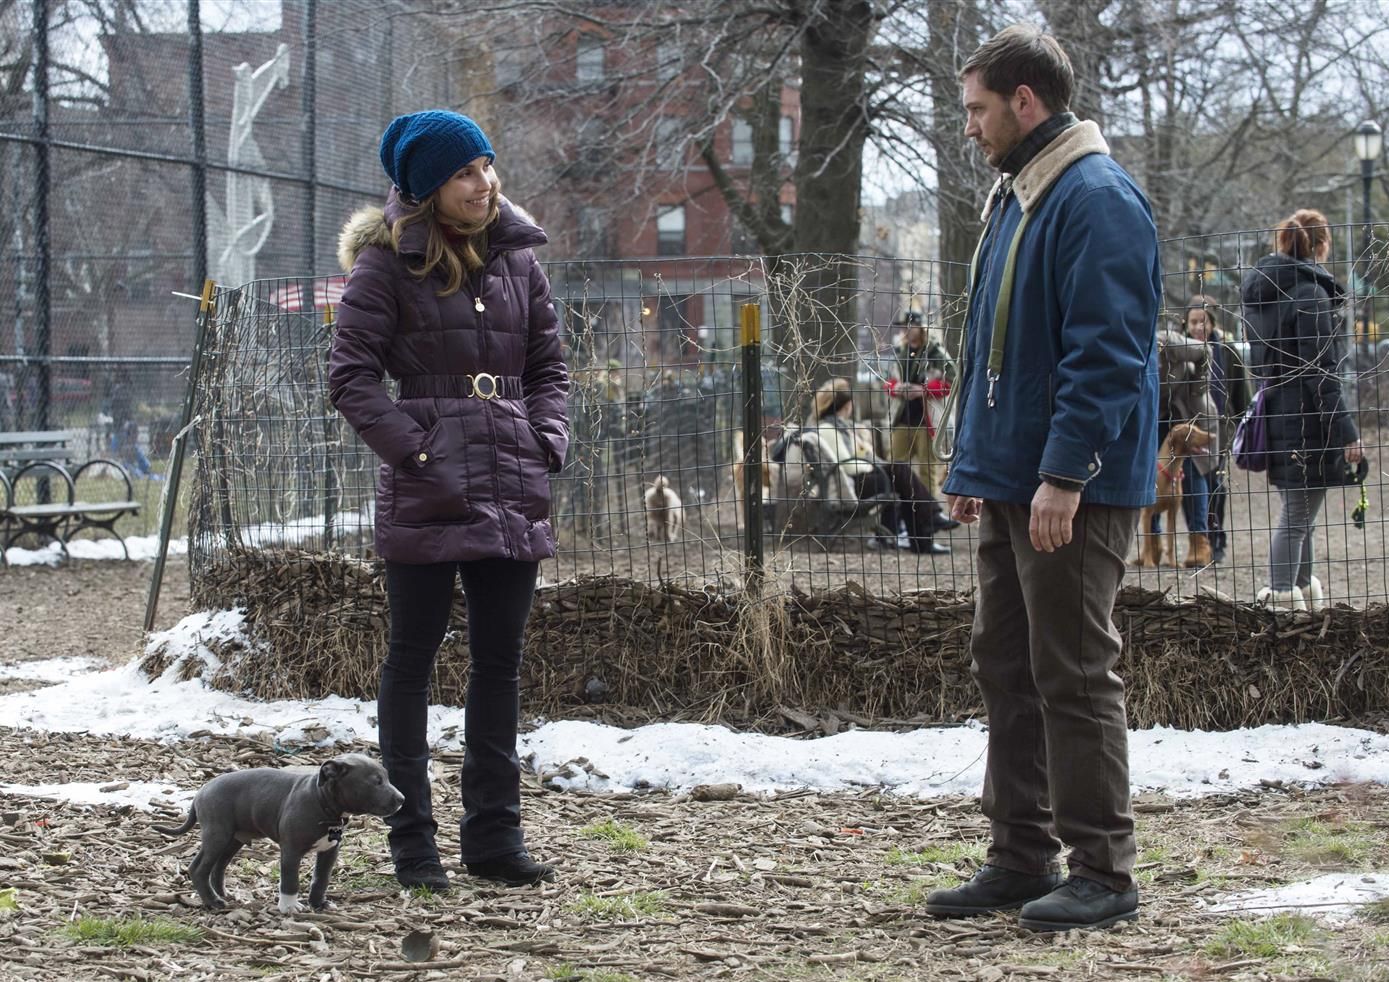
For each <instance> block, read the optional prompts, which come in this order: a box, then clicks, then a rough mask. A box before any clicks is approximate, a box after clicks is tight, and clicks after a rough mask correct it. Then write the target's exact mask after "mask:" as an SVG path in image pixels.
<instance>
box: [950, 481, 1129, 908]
mask: <svg viewBox="0 0 1389 982" xmlns="http://www.w3.org/2000/svg"><path fill="white" fill-rule="evenodd" d="M1029 517H1030V508H1029V507H1028V506H1027V505H1015V504H1004V503H998V502H988V501H986V502H984V506H983V511H982V514H981V517H980V523H979V559H978V570H979V592H978V597H977V600H976V604H975V611H974V630H973V636H972V639H971V654H972V655H973V672H974V678H975V681H976V682H977V683H978V685H979V689H980V691H981V693H982V694H983V697H984V708H985V710H986V712H987V713H988V717H989V746H988V759H987V764H986V768H985V774H984V792H983V798H982V808H983V811H984V814H985V815H986V816H987V817H988V818H989V820H990V822H991V824H992V834H993V843H992V845H991V846H990V848H989V855H988V860H987V861H988V862H989V863H991V864H992V865H995V866H999V867H1002V868H1003V869H1009V870H1013V871H1015V872H1019V873H1044V872H1049V871H1051V870H1055V869H1056V868H1058V865H1059V862H1058V857H1059V855H1060V851H1061V846H1062V843H1065V844H1066V845H1067V846H1069V847H1070V849H1071V853H1070V857H1069V860H1068V863H1069V867H1070V872H1071V873H1073V874H1075V875H1078V876H1083V877H1086V878H1087V879H1091V880H1095V881H1096V882H1099V883H1102V884H1104V885H1105V886H1107V887H1110V888H1111V889H1114V890H1127V889H1129V888H1130V887H1131V886H1132V885H1133V875H1132V874H1133V863H1134V855H1135V846H1134V835H1133V810H1132V805H1131V802H1130V793H1129V760H1128V725H1127V720H1126V717H1125V712H1124V683H1123V681H1122V680H1121V679H1120V678H1119V676H1118V675H1117V674H1116V672H1115V666H1116V665H1117V663H1118V661H1119V653H1120V650H1121V648H1122V639H1121V637H1120V635H1119V631H1118V629H1117V628H1116V627H1115V626H1114V618H1113V614H1114V600H1115V597H1116V595H1117V593H1118V590H1119V583H1120V581H1121V580H1122V579H1123V576H1124V562H1125V558H1126V557H1127V555H1128V552H1129V549H1130V547H1131V546H1132V544H1133V538H1134V530H1135V526H1136V522H1137V520H1138V511H1137V509H1132V508H1111V507H1105V506H1098V505H1085V504H1082V505H1081V507H1080V509H1079V511H1078V512H1077V514H1076V517H1075V519H1074V521H1073V523H1072V538H1071V541H1070V543H1068V544H1067V545H1065V546H1063V547H1062V548H1060V549H1058V550H1056V551H1055V552H1051V553H1047V552H1038V551H1037V550H1035V549H1034V548H1033V547H1032V543H1031V541H1030V540H1029V539H1028V533H1027V526H1028V519H1029Z"/></svg>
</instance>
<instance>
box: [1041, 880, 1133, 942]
mask: <svg viewBox="0 0 1389 982" xmlns="http://www.w3.org/2000/svg"><path fill="white" fill-rule="evenodd" d="M1137 916H1138V888H1137V887H1134V888H1133V889H1131V890H1124V891H1122V892H1121V891H1119V890H1111V889H1110V888H1109V887H1107V886H1105V885H1104V884H1103V883H1096V882H1095V881H1094V880H1087V879H1086V878H1085V877H1083V876H1072V877H1071V878H1070V879H1068V880H1067V881H1066V882H1065V883H1063V884H1061V885H1060V886H1059V887H1057V888H1056V889H1055V890H1053V891H1052V892H1051V893H1049V894H1047V895H1046V896H1045V897H1042V898H1040V899H1038V900H1034V901H1032V902H1031V903H1028V904H1024V905H1023V908H1022V910H1021V911H1020V912H1019V914H1018V923H1019V924H1020V925H1022V926H1023V927H1025V928H1027V929H1028V930H1029V931H1071V930H1074V929H1076V928H1094V927H1108V926H1109V925H1111V924H1117V923H1119V922H1120V921H1131V920H1133V919H1134V918H1136V917H1137Z"/></svg>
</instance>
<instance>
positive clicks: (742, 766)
mask: <svg viewBox="0 0 1389 982" xmlns="http://www.w3.org/2000/svg"><path fill="white" fill-rule="evenodd" d="M214 639H216V640H222V641H228V640H240V641H241V642H242V643H243V644H249V642H248V640H247V639H246V637H245V636H244V635H243V615H242V614H241V612H239V611H219V612H211V613H209V612H204V613H197V614H191V615H189V616H188V617H185V618H184V619H183V620H182V621H180V622H179V623H178V624H177V625H176V626H175V627H173V628H172V629H170V630H168V631H165V632H161V633H159V634H156V635H154V636H152V637H151V639H150V641H149V644H150V646H151V647H153V646H157V645H160V644H166V645H167V646H168V648H167V653H168V654H169V655H171V656H172V657H173V659H174V661H173V664H172V665H171V666H170V668H169V669H168V670H167V671H165V673H164V674H163V675H162V676H161V677H160V678H158V679H155V680H153V681H151V680H148V679H146V678H145V677H144V676H143V675H142V674H141V673H140V672H139V670H138V667H137V665H136V663H135V662H131V663H130V664H127V665H123V666H120V667H118V668H113V669H108V670H104V671H97V670H95V667H96V666H95V665H94V664H93V663H92V662H91V661H90V660H88V659H52V660H48V661H43V662H29V663H22V664H17V665H3V664H0V677H10V678H22V679H28V680H33V681H37V682H45V683H52V684H48V685H45V686H43V687H40V688H35V689H31V690H28V691H23V692H15V693H10V694H8V695H3V696H0V725H3V726H10V727H19V728H28V729H35V730H42V731H49V732H83V733H90V734H92V735H97V736H128V737H134V738H139V739H149V740H157V741H161V742H167V743H172V742H177V741H181V740H189V739H197V738H199V737H202V736H206V735H212V734H238V735H242V736H251V737H256V738H260V739H267V740H271V741H274V742H276V743H281V744H290V743H310V744H314V745H317V746H321V747H325V748H326V747H330V746H333V745H335V744H340V743H347V742H351V741H358V740H360V741H367V742H372V741H374V738H375V719H374V712H375V706H374V705H373V704H372V703H370V702H361V701H358V700H353V699H344V698H340V697H336V696H334V697H328V698H324V699H314V700H303V701H299V700H285V701H277V702H259V701H255V700H252V699H247V698H243V697H241V696H237V695H234V694H231V693H227V692H222V691H219V690H216V689H213V688H210V687H209V686H207V685H206V684H205V683H204V682H203V681H201V680H200V679H194V680H192V681H179V675H180V674H181V673H180V671H179V669H180V665H181V663H182V662H184V661H185V660H187V659H195V660H199V661H201V662H203V663H204V666H205V668H206V669H207V670H208V673H209V674H211V673H212V672H213V671H215V670H216V669H217V668H218V667H219V663H218V661H217V659H216V656H215V655H213V653H212V651H211V650H210V649H209V648H208V646H207V642H208V641H212V640H214ZM462 733H463V711H462V709H460V708H458V707H451V706H436V707H433V708H432V709H431V712H430V718H429V734H430V740H431V742H432V743H433V744H434V745H435V746H436V747H438V748H440V749H455V748H458V747H459V746H461V743H462ZM985 742H986V733H985V730H984V729H983V728H982V727H981V726H979V725H977V724H971V725H964V726H946V727H926V728H922V729H918V730H914V731H911V732H906V733H885V732H869V731H862V730H850V731H847V732H843V733H839V734H837V735H835V736H831V737H823V738H820V739H811V740H805V739H790V738H786V737H775V736H767V735H764V734H757V733H738V732H734V731H732V730H729V729H727V728H725V727H721V726H706V725H697V724H688V723H653V724H650V725H647V726H642V727H638V728H636V729H632V730H624V729H620V728H617V727H612V726H606V725H602V724H598V723H591V722H582V721H573V720H566V721H552V722H546V721H543V720H542V721H537V724H536V725H535V727H534V728H533V729H532V730H530V731H529V732H527V733H525V734H523V735H522V739H521V747H520V752H521V755H522V756H523V758H525V759H526V760H527V762H528V764H529V765H530V766H531V767H532V768H534V769H535V770H536V771H537V772H539V773H541V774H544V775H546V777H547V780H548V781H549V783H551V784H552V785H553V786H558V787H561V788H565V789H584V790H588V791H594V792H612V791H622V790H629V789H634V788H664V789H670V790H672V791H677V792H678V791H683V790H686V789H689V788H691V787H693V786H695V785H697V784H706V783H722V782H732V783H737V784H740V785H742V787H743V788H744V790H746V791H752V792H771V791H778V790H786V789H793V788H809V789H813V790H818V791H845V790H858V789H862V788H866V787H867V788H881V789H883V790H884V791H886V792H889V793H894V794H903V795H912V796H918V797H933V796H942V795H958V794H976V793H977V792H978V790H979V787H980V785H981V783H982V780H983V770H984V748H985ZM1130 758H1131V779H1132V783H1133V788H1134V791H1135V792H1158V793H1162V794H1165V795H1168V796H1171V797H1177V798H1189V797H1195V796H1201V795H1208V794H1215V793H1221V792H1232V791H1237V790H1240V789H1247V788H1256V787H1259V786H1261V785H1267V784H1269V783H1273V782H1282V783H1283V784H1285V785H1293V784H1297V785H1305V786H1312V785H1321V784H1332V783H1341V782H1374V783H1379V784H1389V736H1384V735H1380V734H1376V733H1373V732H1370V731H1366V730H1356V729H1351V728H1347V727H1337V726H1327V725H1324V724H1319V723H1309V724H1302V725H1292V726H1262V727H1257V728H1253V729H1245V730H1236V731H1231V732H1223V733H1207V732H1199V731H1196V732H1188V731H1181V730H1174V729H1168V728H1165V727H1157V728H1153V729H1149V730H1138V731H1134V732H1133V733H1132V734H1131V739H1130ZM193 790H195V789H191V788H176V787H172V786H165V785H158V784H152V785H141V786H139V787H136V786H135V785H134V784H131V785H124V784H123V783H122V784H117V785H107V786H96V785H91V784H67V785H47V786H19V785H13V784H0V791H3V792H5V793H8V794H11V795H23V796H32V797H40V798H50V799H58V800H66V801H72V802H76V803H83V804H91V803H97V802H100V803H104V804H112V805H119V804H129V805H131V806H133V807H136V808H148V807H149V806H148V802H149V800H150V799H151V797H153V796H156V795H158V796H160V797H162V798H163V799H164V800H167V801H170V802H176V803H181V802H183V801H185V800H187V798H188V797H190V796H191V793H192V791H193ZM1385 896H1389V873H1382V874H1377V873H1369V872H1367V873H1365V874H1340V875H1337V876H1328V877H1320V878H1318V879H1316V880H1313V881H1309V882H1307V883H1301V884H1292V885H1289V886H1285V887H1279V888H1276V889H1274V890H1272V891H1263V892H1260V893H1258V894H1253V895H1248V896H1234V897H1230V898H1227V899H1226V900H1225V901H1224V903H1225V904H1226V905H1228V906H1223V907H1222V906H1217V907H1213V908H1211V910H1212V911H1218V910H1225V911H1258V912H1265V913H1266V912H1271V911H1273V910H1277V909H1283V908H1284V907H1292V908H1296V909H1300V910H1307V911H1311V912H1314V913H1326V914H1328V915H1331V916H1340V914H1343V913H1344V912H1345V911H1346V910H1349V909H1351V908H1352V907H1353V906H1354V905H1358V904H1362V903H1366V902H1368V901H1371V900H1375V899H1378V898H1380V897H1385Z"/></svg>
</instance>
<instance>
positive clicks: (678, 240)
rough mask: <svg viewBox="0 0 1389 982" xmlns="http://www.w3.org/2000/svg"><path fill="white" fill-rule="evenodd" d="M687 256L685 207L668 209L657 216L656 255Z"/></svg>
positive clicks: (679, 206) (677, 206)
mask: <svg viewBox="0 0 1389 982" xmlns="http://www.w3.org/2000/svg"><path fill="white" fill-rule="evenodd" d="M684 254H685V206H684V205H676V206H675V207H674V208H667V209H666V210H665V211H663V212H661V213H660V214H658V215H657V216H656V255H658V256H683V255H684Z"/></svg>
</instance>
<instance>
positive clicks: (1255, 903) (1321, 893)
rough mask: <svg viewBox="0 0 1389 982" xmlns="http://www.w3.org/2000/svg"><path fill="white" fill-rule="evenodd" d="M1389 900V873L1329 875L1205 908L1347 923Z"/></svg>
mask: <svg viewBox="0 0 1389 982" xmlns="http://www.w3.org/2000/svg"><path fill="white" fill-rule="evenodd" d="M1386 897H1389V873H1327V874H1325V875H1324V876H1318V877H1317V878H1316V879H1314V880H1302V881H1300V882H1298V883H1287V884H1284V885H1283V886H1277V887H1268V888H1267V889H1263V890H1248V891H1246V892H1244V893H1236V894H1232V895H1231V896H1229V897H1226V898H1225V899H1224V900H1221V901H1219V902H1218V903H1214V904H1211V905H1210V906H1209V907H1207V908H1206V911H1207V912H1208V913H1212V914H1253V915H1256V916H1271V915H1273V914H1282V913H1289V912H1291V913H1297V914H1306V915H1307V916H1309V917H1316V918H1319V919H1321V920H1324V921H1331V922H1338V921H1346V920H1349V919H1351V918H1352V917H1354V916H1355V915H1356V914H1357V912H1358V911H1359V910H1360V908H1361V907H1364V906H1365V905H1366V904H1372V903H1374V902H1375V901H1377V900H1383V899H1385V898H1386Z"/></svg>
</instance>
